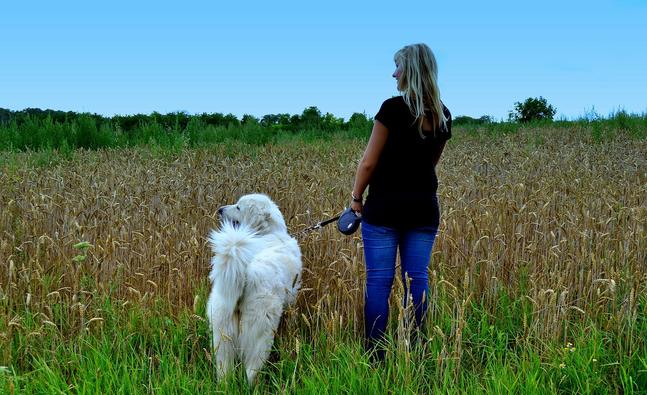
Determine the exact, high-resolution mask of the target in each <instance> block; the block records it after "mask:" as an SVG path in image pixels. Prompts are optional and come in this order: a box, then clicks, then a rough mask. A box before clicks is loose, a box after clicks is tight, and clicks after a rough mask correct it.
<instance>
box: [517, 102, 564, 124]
mask: <svg viewBox="0 0 647 395" xmlns="http://www.w3.org/2000/svg"><path fill="white" fill-rule="evenodd" d="M555 112H557V110H556V109H555V107H553V106H551V105H550V104H548V102H547V101H546V99H544V98H543V97H541V96H539V98H535V97H529V98H527V99H526V101H524V102H523V103H520V102H516V103H514V111H513V112H510V114H509V118H510V120H512V121H517V122H530V121H535V120H538V121H539V120H549V121H552V120H553V117H554V116H555Z"/></svg>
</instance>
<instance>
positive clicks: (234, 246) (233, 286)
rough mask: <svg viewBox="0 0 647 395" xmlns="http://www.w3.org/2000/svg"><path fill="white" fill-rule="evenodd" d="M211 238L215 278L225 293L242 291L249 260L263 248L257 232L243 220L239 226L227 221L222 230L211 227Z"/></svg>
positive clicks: (212, 276) (212, 269)
mask: <svg viewBox="0 0 647 395" xmlns="http://www.w3.org/2000/svg"><path fill="white" fill-rule="evenodd" d="M208 240H209V244H211V250H212V251H213V253H214V256H213V258H211V273H210V274H209V278H210V279H211V282H212V283H213V284H214V286H216V288H217V289H220V290H221V291H222V292H223V293H224V294H225V295H230V296H234V295H238V294H240V293H241V292H242V290H243V288H244V284H245V281H246V271H247V264H248V263H249V262H250V261H251V260H252V258H253V257H254V255H255V253H256V251H257V250H258V248H259V247H258V246H259V241H258V238H257V237H256V234H255V232H254V231H253V230H252V229H251V228H249V227H247V226H244V225H242V224H241V225H240V226H238V227H235V226H234V225H233V224H231V223H230V222H225V223H223V225H222V227H221V228H220V230H218V231H215V230H212V231H211V233H210V234H209V239H208ZM238 296H240V295H238ZM234 298H235V299H238V298H236V297H234Z"/></svg>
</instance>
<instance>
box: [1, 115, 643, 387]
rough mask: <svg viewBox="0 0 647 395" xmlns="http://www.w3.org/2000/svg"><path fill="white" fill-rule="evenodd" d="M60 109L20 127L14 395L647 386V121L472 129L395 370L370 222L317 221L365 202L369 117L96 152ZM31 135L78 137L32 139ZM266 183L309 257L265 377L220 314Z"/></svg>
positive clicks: (445, 162)
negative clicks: (227, 246)
mask: <svg viewBox="0 0 647 395" xmlns="http://www.w3.org/2000/svg"><path fill="white" fill-rule="evenodd" d="M47 119H48V118H46V119H45V120H33V121H30V122H33V124H31V126H24V125H25V124H23V126H20V125H19V123H17V122H15V121H11V122H9V123H5V124H4V126H2V128H0V142H2V143H1V147H2V148H3V149H4V151H0V366H1V367H0V392H1V393H68V392H78V393H86V392H87V393H90V392H91V393H198V392H224V393H239V392H243V393H245V392H250V393H295V392H296V393H318V394H321V393H340V392H341V393H385V392H397V393H400V392H401V393H430V392H432V391H440V392H441V393H466V392H468V393H542V394H543V393H547V392H554V393H574V392H579V393H640V392H644V391H645V390H647V270H646V268H647V138H646V132H647V127H646V126H645V124H646V121H645V117H644V116H631V115H627V114H624V113H619V114H616V115H615V116H614V117H611V118H609V119H605V120H582V121H578V122H554V123H528V124H524V125H520V124H516V123H490V122H485V123H482V122H481V123H475V124H472V123H467V124H464V125H462V126H461V125H458V126H457V127H456V128H455V130H454V138H452V140H450V141H449V143H448V145H447V147H446V151H445V153H444V155H443V158H442V159H441V162H440V164H439V166H438V169H437V171H438V174H439V178H440V182H441V185H440V189H439V198H440V202H441V206H442V213H443V214H442V223H441V229H440V233H439V235H438V238H437V242H436V245H435V247H434V252H433V254H432V262H431V264H430V295H429V300H430V312H429V319H428V322H427V326H426V328H425V330H424V340H423V342H422V344H421V345H419V346H416V347H412V346H411V345H410V343H409V341H408V334H407V326H406V321H407V320H406V317H407V316H408V315H409V314H410V312H409V311H406V310H403V309H402V308H401V307H400V304H401V303H400V300H401V295H402V286H401V284H396V287H395V292H394V293H393V297H392V306H393V308H392V319H391V320H390V323H391V327H390V332H389V333H390V344H389V351H388V356H387V361H386V362H385V363H383V364H379V363H378V364H376V363H372V362H370V360H369V359H368V358H367V357H366V356H365V355H364V354H363V347H362V342H361V336H362V328H363V323H362V303H363V302H362V300H363V292H362V289H363V279H364V274H363V258H362V244H361V239H360V237H359V233H357V234H355V235H353V236H351V237H345V236H342V235H341V234H339V233H337V231H336V230H335V229H334V227H333V226H329V227H327V228H324V229H322V230H320V231H315V232H311V233H304V232H302V230H303V229H304V228H306V227H307V226H309V225H312V224H314V223H316V222H318V221H320V220H323V219H326V218H329V217H331V216H333V215H335V214H336V213H338V212H339V211H341V209H343V208H344V206H345V205H347V204H348V202H349V197H350V196H349V193H350V187H351V182H352V178H353V175H354V174H353V173H354V169H355V165H356V163H357V161H358V160H359V158H360V157H361V154H362V150H363V148H364V145H365V142H366V138H367V137H368V132H369V129H367V128H366V125H364V126H362V127H358V128H353V127H348V128H346V129H345V130H344V129H343V128H342V129H341V131H339V132H333V131H326V130H322V129H318V128H313V129H309V130H310V131H302V132H299V133H295V132H293V131H277V132H272V133H270V134H268V133H267V130H266V129H264V128H263V127H261V126H259V125H257V126H254V127H252V126H249V125H248V126H245V125H239V126H208V125H207V126H205V125H203V124H197V125H196V126H195V129H189V130H188V131H187V130H184V129H183V130H182V131H179V130H177V131H172V130H171V131H169V130H166V129H163V128H162V129H159V130H156V131H151V132H150V134H148V135H146V134H141V135H138V134H137V133H134V134H132V136H140V137H141V139H139V140H136V141H138V142H137V143H130V142H129V143H123V144H122V143H114V144H113V143H110V144H107V145H101V144H98V143H97V144H96V146H95V145H92V144H90V145H87V146H84V145H83V144H78V143H73V142H71V140H69V141H68V140H66V139H67V138H68V137H69V135H68V133H67V131H59V132H57V130H58V129H57V128H63V127H68V126H69V125H72V126H69V127H70V128H72V129H74V128H77V129H76V130H77V134H76V135H75V136H77V137H75V138H80V137H78V136H82V135H84V134H83V133H85V132H79V131H80V130H85V129H83V127H84V126H83V122H86V121H83V119H80V120H75V121H73V122H72V123H68V124H67V125H68V126H61V125H66V123H64V122H63V123H57V122H54V121H53V120H52V119H51V118H49V120H47ZM86 119H88V120H89V119H91V118H86ZM74 122H78V123H74ZM87 122H88V125H91V123H90V122H89V121H87ZM196 122H197V121H196ZM189 124H190V122H189V123H187V125H189ZM26 125H29V124H28V123H27V124H26ZM73 125H77V126H73ZM94 125H95V126H94V128H93V127H92V126H88V129H87V130H89V131H90V132H91V133H89V134H87V135H88V136H101V135H102V134H101V133H102V132H101V131H102V130H103V131H104V132H105V136H108V137H110V136H112V137H110V138H113V137H114V140H109V138H108V137H106V139H108V140H109V141H113V142H114V141H120V140H119V139H120V138H121V137H115V136H123V131H122V132H120V131H119V130H118V128H115V129H110V126H99V127H98V128H97V126H96V123H95V124H94ZM154 125H155V124H154V123H148V124H144V123H141V124H140V126H138V127H139V128H140V129H141V133H145V130H148V129H147V128H155V127H157V126H154ZM21 127H23V128H24V127H32V128H34V129H33V130H34V131H36V130H39V131H40V130H45V131H44V132H42V133H43V136H50V135H51V134H52V133H55V132H56V133H60V134H59V135H60V136H68V137H61V139H60V140H51V142H50V143H47V144H40V143H34V144H32V145H29V144H26V143H21V144H22V145H21V144H18V143H17V141H19V140H17V139H18V138H22V139H23V140H21V141H25V140H24V139H26V138H27V137H26V135H25V136H22V135H21V132H20V131H19V128H21ZM188 127H189V126H187V128H188ZM43 128H44V129H43ZM48 128H49V129H48ZM369 128H370V125H369ZM29 130H32V129H29ZM70 130H71V129H70ZM191 130H193V132H191ZM95 132H96V133H98V134H94V133H95ZM120 133H122V134H120ZM191 133H194V135H195V136H202V137H195V139H194V138H193V137H191V136H192V134H191ZM223 133H230V135H225V137H223ZM19 135H21V136H22V137H20V136H19ZM16 136H19V137H16ZM143 136H145V137H143ZM163 136H166V137H163ZM169 136H170V137H169ZM216 136H217V137H216ZM245 136H246V137H245ZM254 136H256V137H254ZM259 136H261V137H259ZM47 138H49V137H43V139H47ZM101 138H102V137H101ZM138 138H139V137H138ZM39 139H40V138H39ZM97 139H99V140H96V141H100V137H97ZM165 139H166V140H165ZM108 140H106V141H108ZM34 141H36V142H37V141H43V140H34ZM54 141H66V143H65V144H62V143H61V144H62V145H56V144H58V143H54ZM77 141H82V140H77ZM88 141H95V140H91V139H90V140H88ZM124 141H126V140H124ZM128 141H131V142H132V141H135V140H128ZM79 147H85V148H79ZM89 148H93V149H89ZM249 192H263V193H267V194H268V195H270V196H271V197H272V198H273V199H274V200H275V201H277V203H278V204H279V206H280V207H281V209H282V211H283V213H284V215H285V217H286V220H287V222H288V228H289V230H290V232H291V233H292V234H294V235H295V237H297V238H298V240H299V242H300V245H301V248H302V251H303V254H304V279H303V289H302V290H301V292H300V294H299V297H298V301H297V304H296V306H295V307H294V308H292V309H290V310H289V311H287V313H286V315H285V317H284V320H283V322H282V324H281V327H280V330H279V333H278V334H277V337H276V343H275V347H274V352H273V355H272V358H271V362H270V364H268V366H266V368H265V369H264V371H263V373H262V374H261V375H260V376H259V382H258V384H257V385H256V386H255V387H249V386H247V384H246V382H245V380H244V377H243V376H244V374H242V372H238V373H237V374H235V375H233V376H232V377H230V378H229V379H227V380H225V381H224V382H220V383H218V382H216V380H215V374H214V369H213V367H212V365H211V356H210V353H209V333H208V328H207V324H206V322H205V319H204V316H205V315H204V304H205V299H206V296H207V292H208V286H209V284H208V280H207V273H208V260H209V258H210V255H209V251H208V248H207V246H206V235H207V233H208V231H209V230H210V229H211V228H213V227H216V226H217V224H218V219H217V216H216V210H217V208H218V207H219V206H220V205H222V204H224V203H229V202H233V201H234V200H236V199H237V198H238V197H239V196H240V195H241V194H244V193H249ZM410 209H411V210H413V211H415V207H411V208H410Z"/></svg>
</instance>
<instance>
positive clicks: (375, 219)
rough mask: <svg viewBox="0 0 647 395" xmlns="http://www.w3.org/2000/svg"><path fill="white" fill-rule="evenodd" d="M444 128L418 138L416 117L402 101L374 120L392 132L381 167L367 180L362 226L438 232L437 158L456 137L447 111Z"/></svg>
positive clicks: (390, 101) (387, 105)
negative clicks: (434, 229) (421, 228)
mask: <svg viewBox="0 0 647 395" xmlns="http://www.w3.org/2000/svg"><path fill="white" fill-rule="evenodd" d="M443 113H444V114H445V118H446V119H447V122H446V127H444V128H438V129H436V130H434V131H425V138H422V137H421V136H420V133H419V132H418V125H417V122H416V119H415V117H414V116H413V115H412V114H411V111H409V107H408V106H407V104H406V103H405V101H404V98H403V97H402V96H397V97H393V98H391V99H387V100H385V101H384V103H382V107H381V108H380V111H379V112H378V113H377V114H376V115H375V119H376V120H378V121H380V122H381V123H382V124H383V125H384V126H386V128H387V129H388V131H389V132H388V136H387V140H386V143H385V145H384V148H383V150H382V153H381V154H380V158H379V160H378V163H377V166H376V167H375V170H374V171H373V175H372V176H371V179H370V180H369V184H368V185H369V189H368V196H367V197H366V202H365V204H364V209H363V212H362V214H363V215H362V217H363V220H364V221H366V222H368V223H370V224H373V225H381V226H388V227H394V228H412V227H418V226H436V227H437V226H438V224H439V222H440V210H439V206H438V199H437V197H436V190H437V189H438V179H437V177H436V171H435V169H434V164H433V157H434V152H436V151H437V150H438V148H439V145H440V144H442V143H444V142H445V141H447V140H448V139H449V138H451V136H452V132H451V130H452V129H451V126H452V122H451V113H450V112H449V110H448V109H447V107H445V106H444V105H443Z"/></svg>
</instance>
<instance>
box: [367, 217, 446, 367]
mask: <svg viewBox="0 0 647 395" xmlns="http://www.w3.org/2000/svg"><path fill="white" fill-rule="evenodd" d="M437 232H438V229H437V228H436V227H435V226H428V227H419V228H413V229H395V228H389V227H385V226H377V225H371V224H369V223H367V222H362V239H363V242H364V260H365V263H366V288H365V291H364V325H365V326H364V330H365V335H366V339H367V341H368V342H367V343H368V344H367V346H368V348H369V349H371V348H374V347H375V346H376V345H377V344H378V343H379V341H380V340H382V339H383V337H384V333H385V331H386V325H387V320H388V318H389V295H390V294H391V288H392V285H393V279H394V276H395V261H396V253H397V250H398V247H399V249H400V264H401V269H402V270H401V276H402V282H403V284H404V286H405V295H404V301H403V303H404V306H405V307H406V303H407V300H408V299H409V298H408V295H409V291H410V292H411V297H412V299H413V304H414V311H415V319H416V327H417V328H420V326H421V325H422V323H423V322H424V318H425V314H426V311H427V304H428V302H427V298H428V295H429V284H428V279H429V277H428V273H427V269H428V267H429V260H430V258H431V250H432V248H433V246H434V240H435V238H436V233H437ZM407 278H408V280H407ZM407 285H409V286H410V288H411V289H410V290H409V289H408V287H407ZM378 357H379V358H383V357H384V352H383V350H378Z"/></svg>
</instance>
